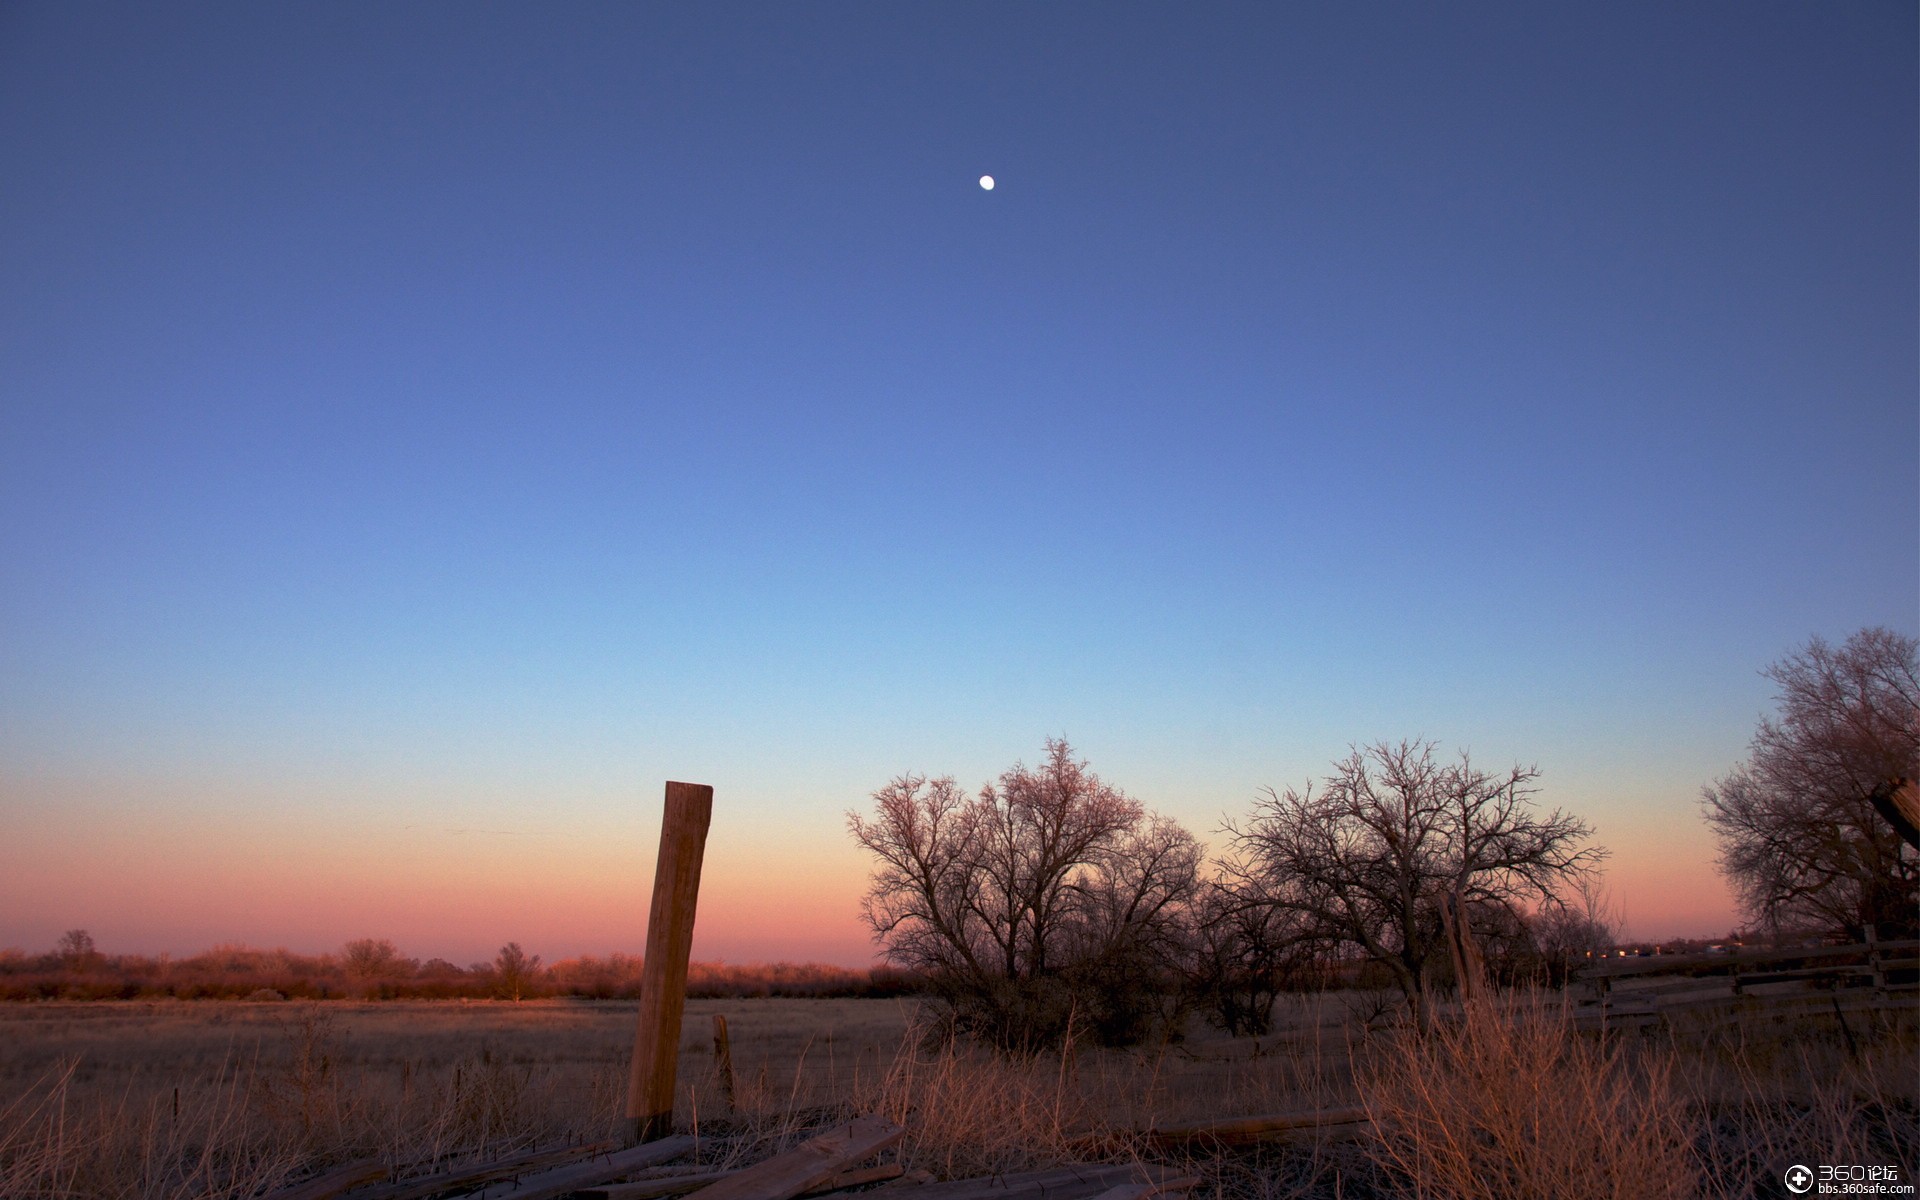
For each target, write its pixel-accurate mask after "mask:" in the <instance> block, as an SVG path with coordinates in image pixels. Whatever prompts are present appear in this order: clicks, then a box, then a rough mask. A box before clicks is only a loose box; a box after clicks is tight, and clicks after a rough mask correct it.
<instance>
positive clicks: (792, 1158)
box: [693, 1115, 907, 1200]
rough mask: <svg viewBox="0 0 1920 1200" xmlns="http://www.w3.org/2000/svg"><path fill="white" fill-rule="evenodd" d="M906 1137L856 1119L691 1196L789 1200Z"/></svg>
mask: <svg viewBox="0 0 1920 1200" xmlns="http://www.w3.org/2000/svg"><path fill="white" fill-rule="evenodd" d="M906 1132H907V1131H906V1130H905V1129H904V1128H902V1127H901V1126H899V1125H896V1124H894V1123H893V1122H892V1121H889V1120H887V1119H886V1118H885V1117H880V1116H872V1115H869V1116H864V1117H855V1118H854V1119H853V1120H851V1121H849V1122H847V1123H846V1124H845V1125H842V1126H840V1127H839V1128H837V1129H830V1130H828V1131H827V1132H825V1133H823V1134H820V1135H819V1136H818V1137H813V1138H808V1139H807V1140H806V1141H804V1142H802V1143H800V1144H799V1145H798V1146H795V1147H794V1148H793V1149H791V1150H789V1151H787V1152H786V1153H784V1154H776V1155H774V1156H773V1157H772V1158H769V1159H767V1160H766V1161H765V1162H760V1163H755V1164H754V1165H753V1166H751V1167H747V1168H745V1169H743V1170H739V1171H735V1172H734V1173H733V1174H731V1175H729V1176H727V1177H726V1178H725V1179H722V1180H720V1181H718V1182H717V1183H710V1184H708V1185H707V1186H706V1187H704V1188H701V1189H700V1190H699V1191H697V1192H694V1193H693V1195H694V1196H695V1197H697V1198H698V1200H793V1198H794V1197H795V1196H798V1195H799V1194H800V1193H802V1192H804V1191H806V1190H808V1189H809V1188H814V1187H818V1186H819V1185H820V1184H822V1183H825V1182H826V1181H827V1180H829V1179H831V1178H833V1177H834V1176H835V1175H837V1174H839V1173H840V1172H841V1171H844V1170H846V1169H847V1168H848V1167H850V1166H852V1165H853V1164H854V1163H857V1162H859V1161H860V1160H861V1159H863V1158H867V1157H869V1156H871V1155H874V1154H878V1153H880V1151H882V1150H885V1149H886V1148H887V1147H888V1146H891V1145H893V1144H894V1143H895V1142H898V1141H899V1140H900V1139H901V1137H902V1136H904V1135H905V1133H906Z"/></svg>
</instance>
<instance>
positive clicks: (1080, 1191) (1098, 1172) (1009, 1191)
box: [880, 1163, 1200, 1200]
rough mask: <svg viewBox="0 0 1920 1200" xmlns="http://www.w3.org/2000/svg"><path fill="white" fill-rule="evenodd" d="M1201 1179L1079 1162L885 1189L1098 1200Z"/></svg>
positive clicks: (989, 1199)
mask: <svg viewBox="0 0 1920 1200" xmlns="http://www.w3.org/2000/svg"><path fill="white" fill-rule="evenodd" d="M1199 1182H1200V1177H1199V1176H1197V1175H1189V1174H1183V1173H1181V1172H1179V1171H1177V1170H1175V1169H1174V1168H1172V1167H1162V1166H1158V1165H1154V1164H1150V1163H1111V1164H1105V1165H1097V1166H1096V1165H1088V1164H1084V1163H1083V1164H1077V1165H1073V1166H1066V1167H1053V1168H1050V1169H1048V1170H1044V1171H1022V1172H1019V1173H1016V1174H1008V1175H992V1176H988V1177H986V1178H983V1179H956V1180H952V1181H949V1182H947V1183H924V1184H921V1185H919V1186H918V1187H893V1186H888V1187H884V1188H881V1189H880V1191H882V1192H884V1193H885V1194H886V1197H887V1200H1094V1197H1097V1196H1099V1195H1100V1194H1101V1193H1103V1192H1106V1191H1110V1190H1112V1189H1113V1188H1116V1187H1121V1186H1123V1185H1128V1184H1146V1185H1151V1187H1152V1188H1153V1192H1152V1193H1149V1194H1157V1193H1160V1192H1177V1191H1184V1190H1186V1189H1187V1188H1191V1187H1194V1186H1196V1185H1198V1184H1199Z"/></svg>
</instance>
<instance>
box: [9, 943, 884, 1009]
mask: <svg viewBox="0 0 1920 1200" xmlns="http://www.w3.org/2000/svg"><path fill="white" fill-rule="evenodd" d="M640 968H641V956H639V955H637V954H610V955H607V956H606V957H604V958H599V957H593V956H582V957H579V958H569V959H563V960H561V961H559V962H556V963H552V964H545V963H542V962H541V960H540V956H539V955H537V954H528V953H527V952H526V951H524V950H523V949H522V948H521V947H520V944H519V943H518V942H508V943H507V944H506V945H505V946H503V947H501V948H500V952H499V954H497V955H496V956H495V957H494V959H493V961H491V962H478V963H470V964H468V965H467V966H464V967H463V966H459V965H457V964H455V963H451V962H448V961H447V960H446V959H442V958H430V959H427V960H425V961H422V960H420V959H417V958H409V957H407V956H406V955H405V954H403V953H401V951H400V949H399V948H398V947H397V946H396V945H395V944H394V943H393V942H391V941H389V940H387V939H384V938H360V939H357V940H355V941H351V942H348V943H347V944H346V945H345V946H343V947H341V948H340V950H339V951H338V952H336V953H332V954H297V953H295V952H293V951H290V950H285V949H277V950H263V949H258V948H255V947H252V946H243V945H220V946H215V947H214V948H213V949H211V950H207V951H205V952H203V953H200V954H195V955H191V956H189V957H184V958H174V957H171V956H169V955H164V954H162V955H142V954H106V953H102V952H101V951H100V950H99V949H98V948H97V947H96V946H95V944H94V939H93V937H92V935H90V934H89V933H88V932H87V931H86V930H84V929H75V930H70V931H69V932H68V933H67V934H66V935H65V936H63V937H62V938H61V939H60V942H59V944H58V945H57V946H55V947H54V949H52V950H51V951H48V952H46V953H42V954H29V953H26V952H25V951H22V950H19V949H0V1000H145V999H163V998H173V999H181V1000H209V999H221V1000H282V999H285V1000H294V999H300V1000H333V999H361V1000H456V999H458V1000H535V999H548V998H555V997H577V998H583V999H598V1000H630V999H637V998H638V997H639V995H640ZM916 986H917V983H916V981H915V980H914V979H912V978H911V977H909V976H908V975H907V974H906V973H904V972H901V971H898V970H895V969H892V968H889V967H877V968H872V969H867V970H861V969H856V968H850V967H838V966H829V965H826V964H821V963H804V964H798V963H767V964H749V965H735V964H731V963H694V964H692V966H691V968H690V969H689V971H688V975H687V991H688V994H689V995H691V996H694V997H706V998H720V997H748V996H806V997H860V996H897V995H902V994H904V993H907V992H910V991H912V990H914V989H915V987H916Z"/></svg>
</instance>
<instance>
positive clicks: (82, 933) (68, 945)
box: [54, 929, 100, 971]
mask: <svg viewBox="0 0 1920 1200" xmlns="http://www.w3.org/2000/svg"><path fill="white" fill-rule="evenodd" d="M54 953H56V954H58V955H59V956H60V962H61V964H62V965H64V966H65V967H66V968H67V969H68V970H69V971H84V970H86V969H87V968H89V967H91V966H93V965H94V964H95V963H97V962H99V961H100V951H99V950H97V949H96V948H95V947H94V944H93V935H92V934H90V933H88V932H87V931H86V930H84V929H69V930H67V931H66V932H65V933H63V934H61V935H60V944H59V946H58V947H57V948H56V949H55V951H54Z"/></svg>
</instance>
